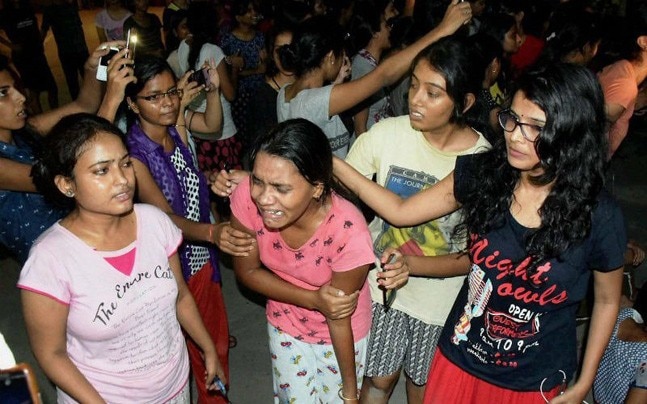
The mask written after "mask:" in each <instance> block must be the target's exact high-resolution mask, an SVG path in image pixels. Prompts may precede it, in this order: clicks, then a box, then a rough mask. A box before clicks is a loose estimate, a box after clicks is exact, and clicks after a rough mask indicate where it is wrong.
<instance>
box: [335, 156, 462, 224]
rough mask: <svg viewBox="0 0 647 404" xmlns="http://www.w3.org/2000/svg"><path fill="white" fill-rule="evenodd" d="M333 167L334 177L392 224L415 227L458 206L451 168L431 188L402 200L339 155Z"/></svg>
mask: <svg viewBox="0 0 647 404" xmlns="http://www.w3.org/2000/svg"><path fill="white" fill-rule="evenodd" d="M333 169H334V174H335V177H337V178H338V179H339V180H340V181H341V182H342V183H343V184H344V185H345V186H346V187H347V188H349V189H350V190H351V191H352V192H354V193H355V194H357V196H358V197H359V198H360V199H361V200H362V202H364V203H365V204H367V205H368V206H369V207H370V208H371V209H373V210H374V211H375V213H377V214H378V215H379V216H380V217H382V218H383V219H384V220H386V221H387V222H389V223H391V224H393V225H395V226H399V227H405V226H415V225H418V224H421V223H425V222H428V221H429V220H432V219H436V218H438V217H441V216H445V215H447V214H449V213H451V212H453V211H455V210H456V209H458V208H459V207H460V206H459V204H458V202H457V201H456V199H455V198H454V172H453V171H452V172H451V173H450V174H449V175H448V176H447V177H445V178H443V179H442V180H441V181H439V182H438V183H436V184H434V185H433V186H432V187H430V188H427V189H425V190H423V191H421V192H418V193H417V194H414V195H412V196H410V197H409V198H407V199H402V198H400V197H399V196H398V195H396V194H394V193H393V192H391V191H389V190H388V189H385V188H383V187H381V186H380V185H378V184H376V183H375V182H373V181H371V180H370V179H368V178H366V177H364V176H363V175H362V174H360V173H359V172H357V171H355V169H354V168H353V167H351V166H350V165H349V164H348V163H346V162H345V161H343V160H341V159H339V158H336V157H335V158H334V160H333Z"/></svg>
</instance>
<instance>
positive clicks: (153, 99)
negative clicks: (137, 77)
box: [137, 88, 183, 104]
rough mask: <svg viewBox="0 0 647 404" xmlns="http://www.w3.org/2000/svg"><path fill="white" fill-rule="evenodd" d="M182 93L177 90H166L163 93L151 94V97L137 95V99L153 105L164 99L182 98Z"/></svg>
mask: <svg viewBox="0 0 647 404" xmlns="http://www.w3.org/2000/svg"><path fill="white" fill-rule="evenodd" d="M182 94H183V91H182V90H181V89H179V88H173V89H171V90H168V91H167V92H165V93H158V94H152V95H138V96H137V98H141V99H142V100H146V101H148V102H152V103H153V104H155V103H158V102H160V101H162V99H163V98H164V97H169V98H182Z"/></svg>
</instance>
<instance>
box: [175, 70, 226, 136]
mask: <svg viewBox="0 0 647 404" xmlns="http://www.w3.org/2000/svg"><path fill="white" fill-rule="evenodd" d="M205 67H207V69H208V73H209V86H207V87H204V86H200V87H201V90H200V91H205V92H206V99H207V108H206V109H205V111H204V113H202V112H195V111H189V112H188V114H187V116H186V122H185V124H186V125H187V126H186V127H187V129H189V130H193V131H197V132H203V133H213V132H219V131H220V130H221V128H222V104H221V103H220V75H219V74H218V69H217V68H216V66H215V62H214V61H213V60H210V61H209V64H207V65H206V66H205ZM184 79H185V77H182V79H180V83H182V80H184ZM180 83H178V88H180V87H179V85H180ZM188 84H189V85H190V84H191V83H188ZM182 101H183V103H184V97H182ZM184 108H186V106H184ZM184 108H182V109H181V110H180V116H178V124H179V123H180V122H179V120H181V119H183V117H184Z"/></svg>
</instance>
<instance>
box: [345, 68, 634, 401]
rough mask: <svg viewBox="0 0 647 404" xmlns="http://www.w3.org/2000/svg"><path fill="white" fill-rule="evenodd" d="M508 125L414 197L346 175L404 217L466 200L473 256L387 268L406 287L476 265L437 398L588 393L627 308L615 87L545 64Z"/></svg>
mask: <svg viewBox="0 0 647 404" xmlns="http://www.w3.org/2000/svg"><path fill="white" fill-rule="evenodd" d="M499 122H500V124H501V127H502V128H503V130H504V133H505V142H498V143H496V144H495V145H494V148H493V149H492V151H491V152H486V153H482V154H477V155H470V156H465V157H462V156H461V157H458V159H457V162H456V168H455V170H454V171H453V172H452V173H450V174H449V175H448V176H447V177H446V178H445V179H443V180H442V181H440V182H439V183H437V184H436V185H435V186H433V187H431V188H429V189H426V190H425V191H423V192H420V193H418V194H415V195H413V196H411V197H409V198H408V199H406V200H402V199H400V198H399V197H398V196H397V195H395V194H393V193H391V192H388V191H386V190H385V189H383V188H381V187H379V186H378V185H377V184H374V183H372V182H371V181H369V180H367V179H366V178H365V177H364V176H362V175H360V174H358V173H356V172H355V171H354V170H352V169H351V168H350V167H349V166H348V165H346V164H345V163H343V162H342V161H341V160H338V159H336V160H335V175H337V176H338V177H339V178H340V179H342V180H343V182H344V183H345V184H346V185H347V186H349V187H350V189H352V190H353V191H355V192H356V193H358V195H359V197H360V198H361V199H362V200H363V201H364V202H366V203H367V204H368V205H369V206H370V207H371V208H373V209H374V210H375V211H376V212H377V213H378V214H379V215H381V216H382V217H384V218H385V220H387V221H388V222H390V223H392V224H394V225H400V226H402V225H412V224H416V223H420V222H423V221H425V220H429V219H430V218H434V217H438V216H441V215H444V214H447V213H449V212H451V211H453V210H455V209H457V208H458V207H461V206H462V208H463V212H464V213H463V214H464V222H463V224H462V226H461V227H460V228H462V230H463V231H462V232H461V233H459V234H462V235H463V236H464V237H465V238H466V240H467V251H466V252H465V253H462V254H461V253H458V254H455V255H454V256H451V255H450V256H445V257H410V256H406V259H405V263H406V264H407V265H405V269H404V270H399V271H392V272H393V273H392V274H389V273H387V274H382V275H381V276H382V277H386V278H385V279H386V280H385V281H384V285H385V286H387V287H395V286H397V285H400V284H402V282H405V281H406V278H407V277H408V275H409V274H411V275H419V276H420V275H422V276H436V277H444V276H452V275H456V272H458V273H460V274H466V273H468V272H469V275H468V281H467V282H466V283H465V284H464V285H463V288H462V290H461V292H460V293H459V295H458V298H457V299H456V302H455V303H454V306H453V308H452V311H451V313H450V315H449V317H448V318H447V322H446V323H445V327H444V330H443V334H442V335H441V337H440V342H439V351H438V352H436V356H435V357H434V361H433V363H432V366H431V371H430V374H429V378H428V381H427V389H426V391H425V403H439V402H443V403H445V402H475V401H479V402H499V403H519V402H523V403H544V402H547V401H548V400H552V401H550V402H551V403H567V402H571V403H575V402H581V401H582V399H583V398H584V397H585V396H586V394H587V393H588V391H589V390H590V388H591V385H592V383H593V379H594V377H595V372H596V370H597V367H598V363H599V362H600V358H601V356H602V353H603V352H604V348H605V347H606V344H607V342H608V341H609V336H610V335H611V331H612V329H613V324H614V321H615V318H616V315H617V313H618V307H619V302H620V293H621V282H622V266H623V261H624V259H623V254H624V249H625V246H626V233H625V228H624V223H623V218H622V213H621V211H620V208H619V206H618V205H617V203H616V202H615V201H614V200H613V199H612V197H611V196H610V195H609V194H608V193H607V192H606V191H605V190H604V188H603V185H604V167H605V161H606V150H607V149H606V138H605V135H604V134H605V127H606V119H605V114H604V100H603V96H602V90H601V89H600V86H599V84H598V83H597V81H596V79H595V77H594V76H593V74H592V73H591V72H590V71H588V70H587V69H586V68H583V67H579V66H573V65H555V66H550V67H543V68H537V69H535V70H533V71H531V72H528V73H525V74H524V75H523V76H522V77H521V78H520V79H519V81H518V89H517V91H516V92H515V93H514V98H513V99H512V104H511V105H510V107H509V109H506V110H504V111H502V112H500V113H499ZM389 252H390V251H385V254H388V253H389ZM456 259H457V260H460V261H461V262H463V264H464V265H463V268H462V269H461V270H454V271H448V270H447V268H449V266H446V265H444V263H443V260H449V262H451V263H452V264H453V265H455V263H456V261H455V260H456ZM446 262H447V261H445V263H446ZM407 271H408V272H407ZM590 277H593V286H594V305H593V311H592V315H591V325H590V330H589V334H588V341H587V345H586V350H585V353H584V356H583V359H582V367H581V369H580V372H579V377H578V379H577V381H576V382H575V383H574V384H573V385H572V386H571V387H569V388H568V389H566V383H567V382H568V381H569V380H570V379H571V378H572V377H573V374H574V373H575V370H576V368H577V343H576V333H575V326H576V323H575V316H576V311H577V308H578V304H579V302H580V301H581V300H582V299H583V298H584V297H585V296H586V292H587V289H588V284H589V282H588V280H589V278H590ZM562 393H563V394H562Z"/></svg>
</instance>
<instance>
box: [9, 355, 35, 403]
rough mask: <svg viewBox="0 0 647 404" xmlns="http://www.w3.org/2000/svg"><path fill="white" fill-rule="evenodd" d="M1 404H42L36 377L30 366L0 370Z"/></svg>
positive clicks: (24, 365)
mask: <svg viewBox="0 0 647 404" xmlns="http://www.w3.org/2000/svg"><path fill="white" fill-rule="evenodd" d="M0 403H4V404H14V403H16V404H24V403H30V404H31V403H34V404H40V403H41V399H40V393H39V392H38V385H37V383H36V376H35V375H34V372H33V371H32V369H31V367H30V366H29V365H28V364H26V363H20V364H18V365H16V366H14V367H12V368H9V369H2V370H0Z"/></svg>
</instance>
